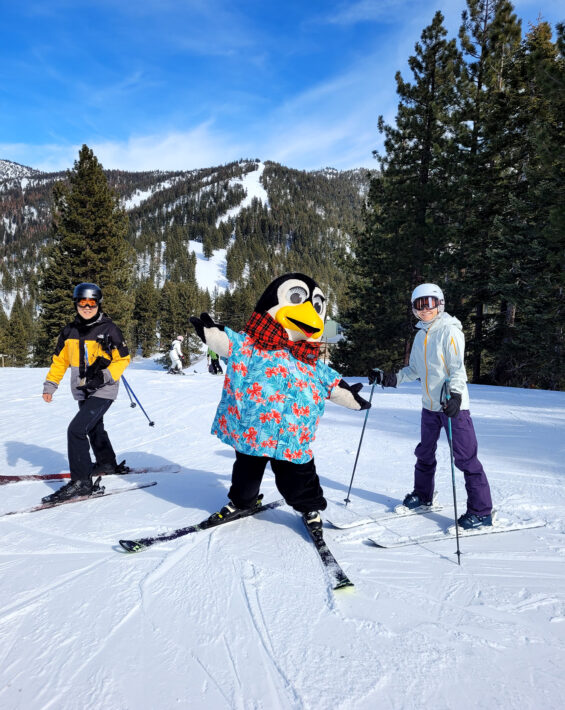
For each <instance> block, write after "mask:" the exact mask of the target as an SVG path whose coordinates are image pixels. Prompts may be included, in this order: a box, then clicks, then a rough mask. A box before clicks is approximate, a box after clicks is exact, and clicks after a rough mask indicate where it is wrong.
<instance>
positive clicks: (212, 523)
mask: <svg viewBox="0 0 565 710" xmlns="http://www.w3.org/2000/svg"><path fill="white" fill-rule="evenodd" d="M283 504H284V500H282V499H281V500H276V501H274V502H272V503H266V504H265V505H257V506H255V507H253V508H247V509H246V510H242V511H240V512H239V513H237V514H236V515H230V516H229V517H227V518H218V517H216V516H210V517H209V518H206V520H203V521H202V522H200V523H197V524H196V525H189V526H188V527H186V528H178V529H177V530H172V531H171V532H170V533H163V534H162V535H155V536H154V537H142V538H139V539H138V540H120V541H119V543H120V545H121V546H122V547H123V548H124V550H126V551H127V552H140V551H141V550H144V549H145V548H146V547H151V545H154V544H155V543H158V542H168V541H169V540H176V539H177V538H178V537H182V536H183V535H190V534H191V533H195V532H199V531H200V530H208V529H209V528H215V527H217V526H218V525H225V524H226V523H231V522H232V521H234V520H241V518H247V517H248V516H250V515H256V514H257V513H262V512H264V511H265V510H271V509H272V508H278V507H279V506H281V505H283Z"/></svg>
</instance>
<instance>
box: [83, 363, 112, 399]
mask: <svg viewBox="0 0 565 710" xmlns="http://www.w3.org/2000/svg"><path fill="white" fill-rule="evenodd" d="M110 362H111V361H110V360H108V358H105V357H97V358H96V360H95V361H94V362H93V363H92V365H89V366H88V367H87V368H86V372H85V375H84V377H83V378H82V380H81V381H80V384H79V385H78V387H77V389H79V390H82V391H83V392H84V393H85V394H91V393H92V392H96V390H98V389H100V387H102V386H103V385H104V370H105V369H106V368H107V367H108V365H109V364H110Z"/></svg>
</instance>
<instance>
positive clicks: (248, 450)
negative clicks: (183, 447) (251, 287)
mask: <svg viewBox="0 0 565 710" xmlns="http://www.w3.org/2000/svg"><path fill="white" fill-rule="evenodd" d="M225 333H226V335H227V336H228V339H229V342H230V348H229V361H228V366H227V371H226V376H225V380H224V389H223V392H222V399H221V401H220V404H219V405H218V409H217V411H216V417H215V419H214V423H213V424H212V434H215V435H216V436H217V437H218V438H219V439H221V441H223V442H225V443H226V444H229V445H230V446H233V448H234V449H236V451H240V452H241V453H244V454H249V455H251V456H268V457H270V458H274V459H281V460H287V461H292V462H293V463H306V462H308V461H310V460H311V459H312V458H313V453H312V449H311V448H310V447H311V444H312V442H313V441H314V438H315V434H316V429H317V427H318V422H319V421H320V417H321V416H322V414H323V413H324V407H325V400H326V399H327V398H328V397H329V396H330V394H331V391H332V389H333V388H334V387H336V386H337V384H338V382H339V381H340V380H341V375H340V374H339V373H338V372H336V371H335V370H334V369H333V368H331V367H330V366H329V365H326V364H325V363H323V362H322V361H321V360H318V362H317V363H316V364H315V365H309V364H306V363H304V362H301V361H300V360H297V359H296V358H295V357H294V356H293V355H292V354H291V353H290V352H289V351H288V350H286V349H280V350H262V349H260V348H258V347H257V346H256V345H255V341H254V340H253V339H252V338H251V337H250V336H249V335H247V333H236V332H235V331H233V330H231V329H230V328H226V329H225Z"/></svg>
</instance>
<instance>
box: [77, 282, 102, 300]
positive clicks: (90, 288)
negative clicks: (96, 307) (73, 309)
mask: <svg viewBox="0 0 565 710" xmlns="http://www.w3.org/2000/svg"><path fill="white" fill-rule="evenodd" d="M81 298H94V299H95V300H96V301H98V303H100V302H101V301H102V291H101V290H100V287H99V286H97V285H96V284H90V283H82V284H79V285H78V286H75V290H74V291H73V301H74V302H75V303H76V302H77V301H79V300H80V299H81Z"/></svg>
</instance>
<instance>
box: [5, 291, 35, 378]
mask: <svg viewBox="0 0 565 710" xmlns="http://www.w3.org/2000/svg"><path fill="white" fill-rule="evenodd" d="M32 336H33V323H32V320H31V315H30V312H29V310H27V309H26V308H25V306H24V303H23V301H22V297H21V296H20V294H19V293H18V294H17V296H16V298H15V300H14V305H13V306H12V311H11V313H10V321H9V323H8V333H7V339H6V355H7V356H8V359H7V361H8V364H9V365H10V366H11V367H24V366H25V365H27V363H28V362H29V356H30V345H31V341H32Z"/></svg>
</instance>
